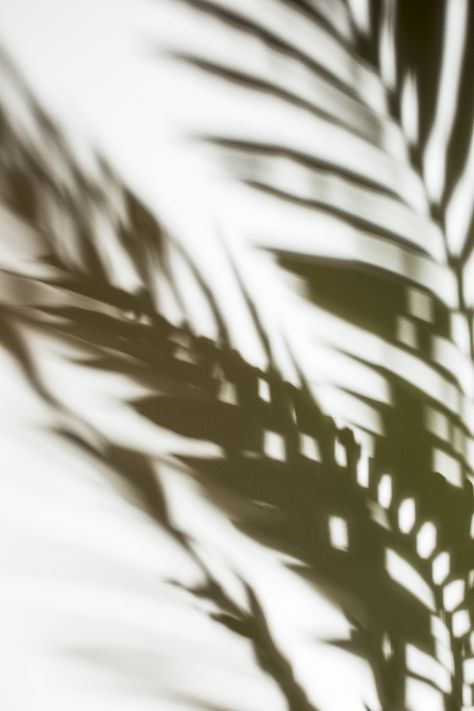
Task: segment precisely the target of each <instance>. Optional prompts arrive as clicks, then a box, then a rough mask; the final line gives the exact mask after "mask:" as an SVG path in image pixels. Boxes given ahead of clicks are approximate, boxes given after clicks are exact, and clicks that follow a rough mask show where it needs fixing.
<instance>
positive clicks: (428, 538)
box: [416, 521, 436, 558]
mask: <svg viewBox="0 0 474 711" xmlns="http://www.w3.org/2000/svg"><path fill="white" fill-rule="evenodd" d="M435 547H436V526H435V525H434V523H431V521H427V522H426V523H424V524H423V526H422V527H421V528H420V530H419V531H418V534H417V536H416V550H417V553H418V555H419V556H420V558H429V557H430V555H431V554H432V553H433V551H434V549H435Z"/></svg>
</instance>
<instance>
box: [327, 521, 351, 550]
mask: <svg viewBox="0 0 474 711" xmlns="http://www.w3.org/2000/svg"><path fill="white" fill-rule="evenodd" d="M329 538H330V541H331V545H332V546H333V548H338V549H339V550H344V551H345V550H347V549H348V547H349V534H348V531H347V523H346V521H345V520H344V519H343V518H341V517H340V516H330V517H329Z"/></svg>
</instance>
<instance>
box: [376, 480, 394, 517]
mask: <svg viewBox="0 0 474 711" xmlns="http://www.w3.org/2000/svg"><path fill="white" fill-rule="evenodd" d="M392 493H393V492H392V477H391V476H390V474H384V475H383V476H382V477H381V479H380V481H379V485H378V488H377V498H378V502H379V504H380V506H383V508H384V509H388V507H389V506H390V504H391V503H392Z"/></svg>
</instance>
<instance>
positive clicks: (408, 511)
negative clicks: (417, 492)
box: [398, 499, 416, 533]
mask: <svg viewBox="0 0 474 711" xmlns="http://www.w3.org/2000/svg"><path fill="white" fill-rule="evenodd" d="M415 520H416V509H415V500H414V499H405V500H404V501H402V503H401V504H400V508H399V509H398V526H399V528H400V531H401V532H402V533H410V531H411V529H412V528H413V526H414V525H415Z"/></svg>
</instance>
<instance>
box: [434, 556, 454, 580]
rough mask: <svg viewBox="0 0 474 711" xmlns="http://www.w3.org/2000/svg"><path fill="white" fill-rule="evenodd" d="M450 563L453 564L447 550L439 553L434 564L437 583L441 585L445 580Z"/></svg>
mask: <svg viewBox="0 0 474 711" xmlns="http://www.w3.org/2000/svg"><path fill="white" fill-rule="evenodd" d="M450 564H451V560H450V555H449V553H448V552H447V551H443V552H442V553H439V554H438V555H437V556H436V558H435V559H434V560H433V566H432V571H433V582H434V583H435V584H436V585H441V583H442V582H443V580H445V579H446V578H447V577H448V575H449V569H450Z"/></svg>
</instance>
